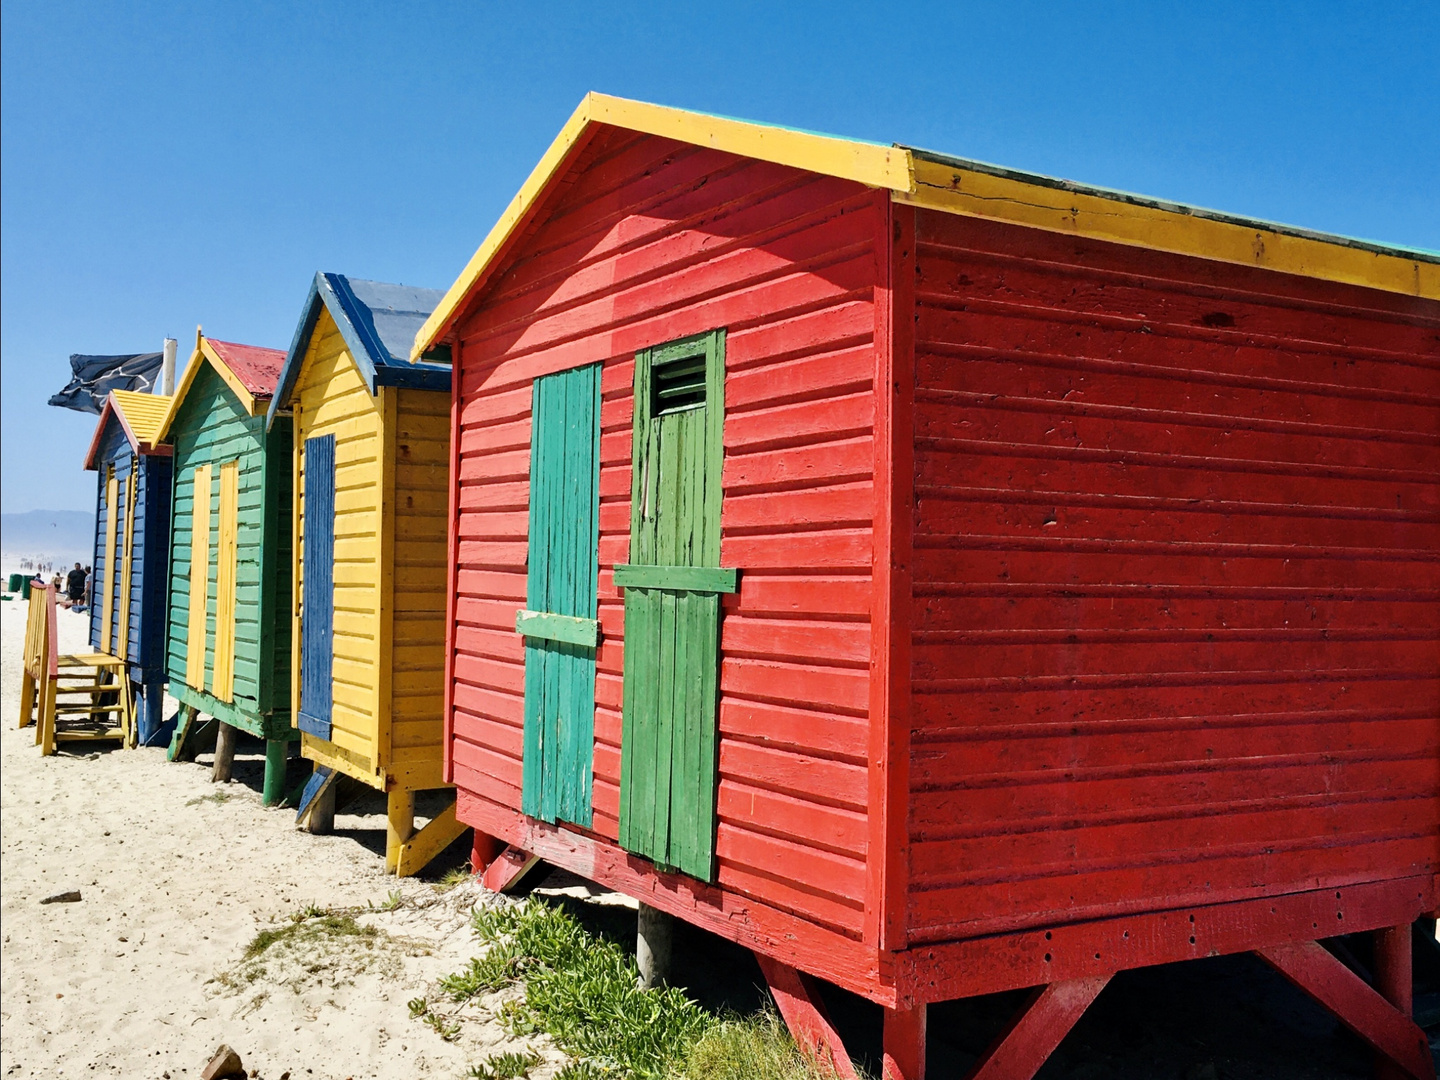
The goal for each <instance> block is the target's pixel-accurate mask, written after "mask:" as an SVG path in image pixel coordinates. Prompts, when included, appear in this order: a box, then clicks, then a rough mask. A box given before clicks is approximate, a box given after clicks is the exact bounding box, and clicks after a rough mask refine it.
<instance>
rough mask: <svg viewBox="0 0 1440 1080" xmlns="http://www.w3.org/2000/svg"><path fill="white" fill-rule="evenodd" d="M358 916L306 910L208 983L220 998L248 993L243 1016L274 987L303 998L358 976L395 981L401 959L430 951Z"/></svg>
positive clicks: (264, 935) (257, 940)
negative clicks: (215, 987)
mask: <svg viewBox="0 0 1440 1080" xmlns="http://www.w3.org/2000/svg"><path fill="white" fill-rule="evenodd" d="M357 913H360V912H358V911H355V910H339V911H331V910H328V909H325V908H317V907H315V906H313V905H311V906H308V907H306V908H305V910H303V911H300V912H297V913H295V914H294V915H292V916H290V918H289V919H288V920H286V921H285V922H283V923H280V924H278V925H275V926H268V927H265V928H264V929H262V930H260V931H259V932H258V933H256V935H255V936H254V937H253V938H252V939H251V940H250V943H249V944H248V945H246V946H245V951H244V953H243V954H242V955H241V958H240V961H239V963H237V964H236V965H235V966H234V967H233V968H230V969H228V970H225V971H222V972H220V973H219V974H218V975H216V976H215V977H214V978H213V979H212V980H210V981H211V982H212V983H214V984H216V985H217V986H218V987H219V988H220V990H221V992H228V993H232V994H240V993H249V994H250V995H251V997H250V1001H249V1003H248V1005H247V1008H246V1010H245V1011H246V1012H251V1011H254V1009H256V1008H259V1006H260V1005H261V1004H263V1003H264V1001H265V999H266V998H267V997H268V996H269V995H270V993H271V992H272V991H274V990H276V989H277V988H279V987H282V986H283V987H288V988H289V989H290V990H292V991H294V992H295V993H296V994H302V995H303V994H306V993H309V992H310V991H321V992H324V993H329V992H330V991H331V990H333V989H335V988H336V987H339V986H344V985H348V984H350V983H353V982H354V981H355V979H356V977H358V976H360V975H362V974H367V973H373V974H378V975H380V976H382V977H398V976H399V975H400V974H401V972H402V971H403V966H404V965H403V959H402V958H403V957H405V956H419V955H424V954H427V953H428V952H429V951H430V950H429V948H428V947H426V946H425V945H424V944H423V943H420V942H414V941H410V940H407V939H404V938H398V937H394V936H392V935H390V934H387V933H386V932H385V931H384V930H381V929H380V928H378V927H375V926H366V925H364V924H362V923H360V922H359V921H357V919H356V918H355V916H356V914H357ZM436 1030H437V1031H440V1030H441V1029H440V1028H439V1027H437V1028H436ZM441 1034H442V1035H445V1034H446V1033H445V1032H444V1031H442V1032H441ZM447 1037H453V1035H449V1036H447Z"/></svg>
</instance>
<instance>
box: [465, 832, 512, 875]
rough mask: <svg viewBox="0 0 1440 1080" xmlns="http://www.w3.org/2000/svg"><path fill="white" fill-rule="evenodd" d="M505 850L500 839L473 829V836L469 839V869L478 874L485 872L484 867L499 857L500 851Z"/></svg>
mask: <svg viewBox="0 0 1440 1080" xmlns="http://www.w3.org/2000/svg"><path fill="white" fill-rule="evenodd" d="M504 850H505V845H504V843H502V842H501V841H500V840H497V839H496V838H495V837H493V836H491V835H490V834H489V833H483V832H481V831H480V830H479V829H476V830H475V835H474V838H473V839H472V840H471V841H470V871H471V873H473V874H476V875H479V874H483V873H484V872H485V868H486V867H487V866H489V865H490V864H491V863H492V862H494V861H495V860H496V859H498V858H499V857H500V852H502V851H504Z"/></svg>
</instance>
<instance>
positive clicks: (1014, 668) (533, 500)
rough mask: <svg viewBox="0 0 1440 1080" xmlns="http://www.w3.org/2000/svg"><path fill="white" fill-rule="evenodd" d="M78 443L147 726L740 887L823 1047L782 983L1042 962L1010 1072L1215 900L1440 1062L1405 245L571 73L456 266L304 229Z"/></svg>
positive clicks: (1432, 756)
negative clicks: (492, 218) (280, 294)
mask: <svg viewBox="0 0 1440 1080" xmlns="http://www.w3.org/2000/svg"><path fill="white" fill-rule="evenodd" d="M1356 191H1357V197H1361V193H1362V192H1363V185H1357V187H1356ZM85 464H86V467H87V468H89V469H93V470H95V471H96V472H97V474H98V478H99V483H98V494H97V499H98V504H97V505H98V525H97V533H96V549H95V562H94V581H95V583H96V600H95V603H94V605H93V608H92V614H91V647H92V648H93V649H94V650H95V653H96V656H97V657H101V658H107V657H108V658H109V661H108V662H109V663H111V665H112V668H117V667H118V668H123V670H124V671H125V673H126V674H127V676H128V679H129V681H130V682H131V683H132V684H133V687H134V691H133V694H134V702H135V705H134V708H133V719H134V724H135V729H136V736H137V737H138V738H139V739H141V740H146V741H150V742H152V743H153V742H154V741H155V740H157V739H160V740H162V741H166V742H167V743H168V745H169V747H170V752H171V755H172V756H184V755H185V752H186V745H187V742H189V741H190V740H193V739H195V738H197V737H198V733H199V732H200V731H201V730H202V726H203V725H205V724H206V723H215V722H218V724H219V727H218V734H217V749H216V755H217V761H218V762H222V763H223V759H225V757H226V755H228V754H232V753H233V748H234V738H233V736H234V733H235V732H237V731H241V732H248V733H250V734H251V735H253V736H257V737H259V738H261V739H264V740H265V745H266V747H267V751H266V771H265V780H264V801H265V803H266V804H267V805H275V804H278V803H280V802H281V801H282V800H283V799H284V798H285V796H286V790H285V778H286V764H287V758H288V757H290V756H291V745H292V744H293V743H295V742H298V743H299V754H300V755H301V756H303V758H305V759H307V760H308V761H310V762H312V763H313V766H314V772H313V774H311V776H310V778H309V780H308V782H307V783H306V786H305V789H304V791H303V793H302V794H301V795H300V796H299V799H300V810H301V813H302V815H305V814H312V815H317V816H318V817H319V818H323V816H324V815H325V813H326V804H327V799H333V791H334V784H335V782H336V778H338V777H341V776H344V777H349V778H351V780H352V781H358V782H361V783H363V784H366V785H370V786H372V787H373V788H375V789H376V790H380V791H384V792H385V793H386V795H387V797H388V800H389V804H388V805H389V836H390V843H389V844H388V846H387V865H388V866H389V867H390V868H391V869H393V870H395V871H396V872H397V873H401V874H405V873H413V872H414V871H415V870H417V869H418V868H420V867H421V866H423V865H424V864H425V863H426V862H427V861H428V860H430V859H431V858H432V857H433V856H434V855H435V854H437V853H438V852H439V851H440V850H441V849H443V848H444V847H445V846H447V845H448V844H450V843H451V842H453V841H455V840H456V839H457V838H458V837H459V836H460V835H461V833H462V832H463V830H464V829H465V828H467V827H472V828H473V829H474V830H475V833H474V835H475V842H474V858H473V860H472V861H473V866H474V868H475V870H476V872H477V873H480V874H483V875H484V876H485V880H486V881H487V882H488V883H490V884H492V885H495V886H497V887H501V886H505V885H508V884H511V883H512V882H514V881H516V880H517V879H518V877H519V875H521V874H523V873H525V872H526V870H527V868H529V867H530V866H533V865H534V864H535V861H536V860H544V861H547V862H549V863H553V864H555V865H558V866H562V867H565V868H567V869H569V870H572V871H574V872H576V873H579V874H581V875H583V876H585V877H587V878H590V879H593V880H595V881H598V882H600V883H602V884H604V885H606V886H608V887H611V888H614V889H618V890H621V891H624V892H627V893H629V894H631V895H632V896H635V897H636V898H638V899H639V900H640V901H641V902H642V904H643V905H644V907H643V908H642V910H643V911H645V912H650V913H654V912H659V913H665V914H668V915H673V916H679V917H681V918H684V919H687V920H689V921H691V922H692V923H694V924H696V925H698V926H701V927H704V928H706V929H709V930H712V931H714V932H717V933H720V934H722V935H725V936H726V937H728V938H730V939H732V940H734V941H737V942H739V943H741V944H743V945H745V946H746V947H748V948H750V949H753V950H754V951H755V953H756V955H757V957H758V958H759V959H760V963H761V967H762V970H763V971H764V974H765V977H766V979H767V980H768V981H769V983H770V985H771V987H772V989H773V990H774V991H775V997H776V1000H777V1003H778V1004H779V1006H780V1008H781V1011H782V1014H783V1015H784V1017H785V1019H786V1020H787V1022H788V1023H789V1024H790V1027H791V1029H792V1031H794V1032H795V1033H796V1034H797V1036H798V1037H799V1038H801V1040H802V1041H803V1042H805V1043H806V1044H807V1045H810V1046H813V1047H815V1048H817V1050H818V1051H819V1052H821V1053H822V1054H824V1055H827V1056H828V1057H829V1058H830V1059H831V1060H833V1061H834V1063H835V1065H836V1068H837V1069H838V1070H839V1072H840V1074H841V1075H853V1074H852V1073H851V1072H850V1068H851V1067H850V1058H849V1056H848V1053H847V1050H846V1048H845V1045H844V1042H843V1040H842V1039H841V1037H840V1035H839V1033H837V1032H836V1030H835V1028H834V1026H833V1025H832V1024H831V1023H830V1021H829V1020H828V1018H827V1014H826V1011H825V1007H824V1002H823V999H822V997H821V993H820V990H819V985H820V984H819V982H818V981H817V980H825V981H828V982H830V983H833V984H837V985H839V986H841V987H844V988H846V989H849V990H852V991H855V992H857V993H859V994H862V995H864V996H865V997H867V998H869V999H870V1000H872V1001H874V1002H876V1003H878V1004H879V1005H881V1006H882V1007H883V1009H884V1046H885V1064H884V1068H885V1070H886V1076H887V1077H894V1078H896V1080H918V1078H919V1077H921V1076H922V1075H923V1073H924V1070H925V1031H926V1020H925V1018H926V1005H927V1003H930V1002H936V1001H943V1000H948V999H954V998H959V997H967V996H971V995H978V994H988V993H994V992H997V991H1002V990H1010V989H1016V988H1021V987H1033V988H1035V990H1034V993H1032V994H1031V995H1030V996H1029V998H1028V999H1027V1000H1026V1002H1025V1003H1024V1005H1023V1006H1022V1008H1021V1010H1020V1012H1019V1013H1018V1014H1017V1016H1016V1018H1015V1020H1014V1021H1013V1022H1012V1023H1011V1024H1010V1025H1009V1026H1008V1027H1007V1028H1006V1029H1005V1030H1004V1031H1002V1032H1001V1033H1000V1034H999V1035H998V1036H997V1038H996V1041H995V1043H994V1045H992V1046H991V1048H990V1049H989V1050H988V1051H986V1054H985V1056H984V1057H983V1058H982V1059H981V1061H980V1063H979V1064H978V1065H977V1066H976V1067H975V1071H974V1072H973V1073H972V1074H971V1075H972V1076H975V1077H985V1078H1005V1080H1009V1078H1028V1077H1030V1076H1031V1075H1033V1073H1034V1072H1035V1070H1036V1069H1038V1068H1039V1067H1040V1065H1041V1064H1042V1063H1043V1062H1044V1061H1045V1059H1046V1058H1047V1057H1048V1055H1049V1054H1050V1052H1051V1051H1052V1050H1053V1049H1054V1048H1055V1047H1056V1046H1057V1045H1058V1043H1059V1042H1060V1040H1061V1039H1062V1038H1063V1037H1064V1035H1065V1033H1066V1032H1067V1031H1068V1030H1069V1029H1070V1027H1071V1026H1072V1025H1073V1024H1074V1022H1075V1021H1076V1019H1078V1017H1079V1016H1080V1015H1081V1014H1082V1013H1083V1012H1084V1010H1085V1008H1086V1007H1087V1006H1088V1005H1089V1003H1090V1002H1091V1001H1092V1000H1093V999H1094V998H1095V996H1096V995H1097V994H1099V993H1100V992H1101V990H1102V988H1103V987H1104V986H1105V984H1106V982H1107V981H1108V980H1109V979H1110V978H1111V977H1112V976H1113V975H1114V974H1115V973H1116V972H1118V971H1122V970H1125V969H1129V968H1136V967H1142V966H1147V965H1153V964H1162V963H1170V962H1174V961H1179V960H1187V959H1192V958H1197V957H1203V956H1211V955H1216V954H1221V953H1238V952H1247V951H1249V952H1255V953H1257V954H1259V955H1260V956H1261V957H1262V958H1263V959H1264V960H1265V961H1266V962H1268V963H1269V964H1271V965H1272V966H1273V967H1275V968H1277V969H1278V970H1279V971H1280V972H1281V973H1283V974H1284V975H1285V976H1286V977H1287V978H1289V979H1290V980H1291V981H1292V982H1294V983H1295V984H1296V985H1297V986H1300V987H1301V988H1302V989H1304V990H1306V991H1307V992H1309V993H1310V994H1311V995H1312V996H1314V997H1315V998H1316V999H1317V1000H1318V1001H1320V1002H1321V1003H1322V1004H1323V1005H1325V1006H1326V1007H1327V1008H1329V1009H1330V1010H1332V1011H1333V1012H1335V1013H1336V1014H1337V1015H1338V1016H1340V1017H1341V1018H1342V1020H1343V1021H1344V1022H1345V1024H1346V1025H1347V1026H1348V1027H1349V1028H1350V1029H1351V1030H1353V1031H1354V1032H1355V1033H1356V1034H1358V1035H1359V1036H1360V1037H1361V1038H1363V1039H1365V1040H1366V1041H1368V1042H1369V1043H1370V1044H1371V1045H1372V1046H1373V1047H1375V1049H1376V1050H1377V1052H1378V1053H1379V1054H1381V1055H1382V1056H1383V1057H1384V1059H1385V1060H1386V1061H1387V1062H1388V1063H1389V1065H1388V1066H1387V1067H1390V1068H1399V1069H1400V1070H1402V1071H1403V1072H1404V1073H1405V1074H1407V1075H1412V1076H1415V1077H1423V1078H1433V1076H1434V1069H1433V1066H1432V1065H1431V1057H1430V1051H1429V1049H1428V1046H1427V1044H1426V1042H1425V1038H1424V1035H1423V1033H1422V1032H1421V1031H1420V1029H1419V1028H1418V1027H1417V1026H1416V1025H1415V1024H1414V1023H1413V1021H1412V1019H1411V1017H1410V1015H1409V1012H1410V997H1409V995H1410V964H1411V951H1410V950H1411V945H1410V930H1409V927H1410V925H1411V923H1412V922H1413V921H1414V920H1416V919H1417V918H1419V917H1421V916H1424V915H1429V914H1432V913H1433V912H1434V911H1435V909H1436V908H1437V907H1440V893H1437V876H1436V875H1437V870H1440V560H1437V552H1440V255H1437V254H1436V253H1433V252H1423V251H1416V250H1408V249H1402V248H1396V247H1390V246H1385V245H1379V244H1372V243H1367V242H1361V241H1356V240H1350V239H1345V238H1341V237H1335V236H1328V235H1323V234H1318V233H1314V232H1309V231H1306V230H1301V229H1294V228H1288V227H1283V226H1277V225H1273V224H1268V223H1262V222H1256V221H1251V220H1246V219H1242V218H1238V217H1234V216H1230V215H1225V214H1220V213H1215V212H1210V211H1204V210H1199V209H1196V208H1193V207H1186V206H1179V205H1175V204H1170V203H1165V202H1160V201H1157V200H1151V199H1144V198H1140V197H1137V196H1133V195H1127V194H1122V193H1118V192H1113V191H1109V190H1102V189H1095V188H1088V187H1084V186H1081V185H1077V184H1073V183H1069V182H1064V181H1057V180H1052V179H1049V178H1046V177H1041V176H1036V175H1032V174H1026V173H1019V172H1015V171H1012V170H1007V169H1002V168H997V167H994V166H990V165H984V164H981V163H978V162H973V161H968V160H964V159H960V158H954V157H949V156H946V155H943V154H937V153H932V152H929V151H923V150H919V149H915V148H910V147H905V146H900V145H882V144H876V143H869V142H861V141H856V140H849V139H841V138H834V137H829V136H823V135H816V134H811V133H808V132H801V131H794V130H790V129H785V128H778V127H771V126H765V125H759V124H752V123H746V122H741V121H736V120H730V119H725V118H721V117H715V116H710V115H704V114H698V113H691V112H684V111H680V110H675V109H669V108H662V107H659V106H654V105H647V104H642V103H638V102H631V101H624V100H621V99H616V98H610V97H604V96H601V95H590V96H589V97H587V98H586V100H585V101H584V102H583V103H582V105H581V106H580V108H579V109H578V110H577V112H576V113H575V115H574V116H573V117H572V118H571V120H570V121H569V123H568V124H566V126H565V128H564V129H563V130H562V132H561V133H560V135H559V137H558V138H557V139H556V140H555V142H554V144H553V145H552V146H551V147H550V149H549V150H548V151H547V152H546V154H545V155H544V157H543V158H542V159H541V160H540V162H539V164H538V165H537V166H536V167H535V170H534V172H533V173H532V174H531V176H530V177H529V179H528V180H527V181H526V182H525V184H524V186H523V187H522V188H521V189H520V191H519V193H518V194H517V195H516V197H515V199H514V200H513V201H512V202H511V203H510V205H509V206H508V207H507V208H506V210H505V212H504V214H503V215H502V217H501V218H500V220H499V221H498V222H497V223H496V224H495V226H494V228H493V229H492V230H491V232H490V234H489V235H488V236H487V237H486V238H485V239H484V242H483V243H482V244H481V245H480V248H479V250H478V251H477V252H476V254H475V256H474V258H473V259H471V261H470V263H469V264H468V265H467V266H466V267H465V269H464V271H463V272H462V273H461V275H460V277H459V278H458V279H457V280H456V281H455V282H454V284H453V285H451V286H450V288H449V289H448V290H446V291H444V292H441V291H438V290H433V291H432V290H426V289H419V288H410V287H407V286H399V285H386V284H379V283H376V282H371V281H362V280H358V279H356V278H352V277H347V276H345V275H342V274H335V273H320V274H317V275H316V276H315V279H314V281H313V283H312V285H311V287H310V291H309V294H308V296H307V297H306V299H305V303H304V305H303V307H302V309H301V316H300V320H299V324H298V326H297V327H296V330H295V334H294V337H293V339H292V340H291V342H290V346H289V348H288V350H282V349H273V348H261V347H258V346H254V345H242V344H236V343H233V342H229V341H223V340H219V339H216V338H211V337H208V336H205V335H203V334H198V333H197V337H196V342H195V348H194V351H193V353H192V355H191V357H190V360H189V363H188V365H187V366H185V368H184V370H183V373H182V375H181V377H180V379H179V382H178V385H176V386H175V388H174V392H173V394H170V395H168V396H167V395H161V394H157V395H145V394H135V393H126V392H121V391H116V392H113V393H112V394H111V396H110V398H109V400H108V401H107V403H106V405H105V408H104V411H103V413H102V414H101V417H100V421H99V424H98V426H97V429H96V433H95V438H94V442H93V444H92V446H91V448H90V452H89V455H88V457H87V459H86V463H85ZM42 681H43V679H42ZM105 685H113V684H111V683H106V684H105ZM167 687H168V691H169V693H170V694H171V695H172V696H173V697H174V698H175V699H176V700H177V701H178V702H179V703H180V705H181V710H180V714H179V716H178V717H176V718H174V727H173V731H172V730H171V729H170V728H169V727H167V726H166V724H167V723H168V722H169V720H168V718H166V717H164V716H163V715H162V705H163V695H164V692H165V690H166V688H167ZM36 696H37V698H38V699H41V700H42V701H43V699H44V696H45V695H44V694H43V693H41V692H38V691H37V695H36ZM27 708H28V705H27ZM217 767H220V766H219V765H217ZM225 767H228V765H227V766H225ZM435 789H453V791H454V793H455V801H454V804H453V806H452V808H451V809H449V810H447V811H445V812H444V813H441V814H439V815H437V816H436V817H435V818H434V819H433V820H432V821H431V822H430V823H429V824H428V825H426V827H425V828H423V829H421V830H419V831H418V832H417V831H416V830H415V829H414V796H415V793H416V792H417V791H428V790H435ZM331 807H332V808H331V810H330V812H331V813H333V803H332V804H331ZM643 923H644V920H643V919H642V926H643ZM1371 931H1373V932H1375V944H1374V958H1375V959H1374V964H1373V970H1372V972H1371V975H1372V976H1373V977H1372V978H1370V979H1369V980H1368V981H1367V979H1366V978H1364V977H1362V976H1361V975H1359V974H1356V973H1355V972H1354V971H1352V969H1351V968H1349V967H1347V966H1345V965H1344V964H1343V963H1342V962H1341V961H1340V960H1339V959H1336V957H1335V955H1333V954H1332V953H1331V952H1329V951H1326V950H1325V949H1324V948H1322V947H1321V946H1320V945H1319V944H1318V941H1319V940H1320V939H1323V938H1326V937H1330V936H1333V935H1335V934H1337V933H1341V932H1345V933H1357V932H1361V933H1368V932H1371Z"/></svg>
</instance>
